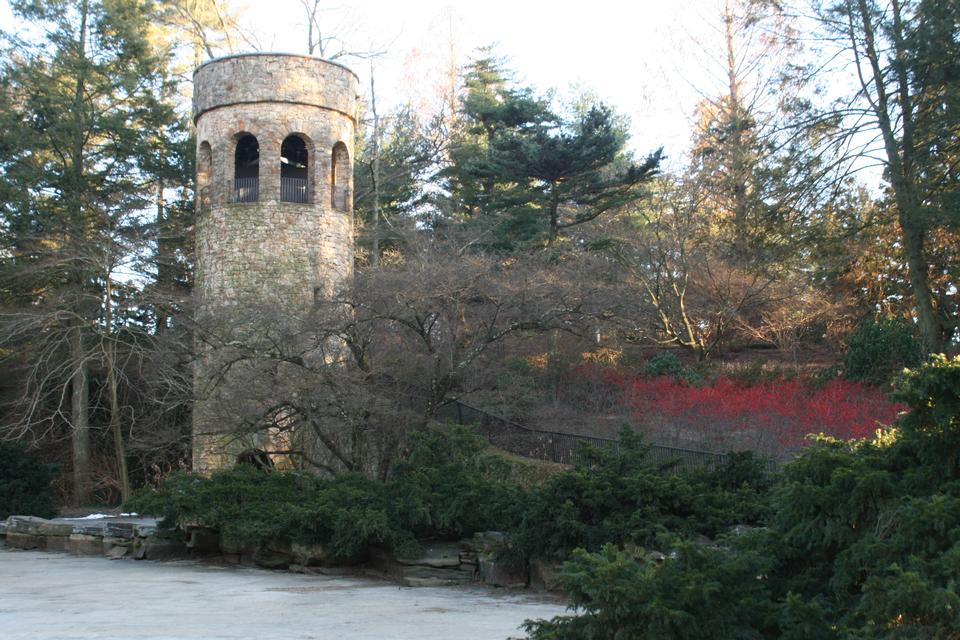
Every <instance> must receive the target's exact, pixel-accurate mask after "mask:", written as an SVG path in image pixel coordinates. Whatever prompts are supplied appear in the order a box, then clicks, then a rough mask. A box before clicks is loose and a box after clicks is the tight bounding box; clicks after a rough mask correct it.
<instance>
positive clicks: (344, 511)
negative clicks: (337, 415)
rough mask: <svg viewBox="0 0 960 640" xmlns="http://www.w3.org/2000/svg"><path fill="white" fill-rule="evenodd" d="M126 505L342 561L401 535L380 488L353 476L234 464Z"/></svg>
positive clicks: (182, 477) (170, 483)
mask: <svg viewBox="0 0 960 640" xmlns="http://www.w3.org/2000/svg"><path fill="white" fill-rule="evenodd" d="M126 508H127V509H131V510H135V511H137V512H139V513H148V514H153V515H158V516H163V517H164V521H163V525H164V526H166V527H173V526H177V525H181V526H183V525H202V526H205V527H210V528H212V529H216V530H217V531H219V532H220V535H221V536H222V537H223V539H224V540H227V541H229V542H231V543H236V544H240V545H260V544H265V543H268V542H272V541H278V542H299V543H308V544H323V545H325V546H327V548H328V550H329V551H330V552H331V554H333V555H334V556H336V557H339V558H342V559H354V558H357V557H359V556H361V555H362V554H363V553H364V552H365V551H366V549H367V548H368V547H369V546H374V545H394V544H399V543H401V542H402V540H403V539H404V532H403V531H401V530H400V528H399V527H398V526H397V524H396V522H395V520H394V518H393V516H392V513H391V507H390V501H389V500H388V498H387V495H386V493H385V491H384V487H383V485H381V484H378V483H376V482H373V481H371V480H368V479H366V478H364V477H362V476H358V475H344V476H338V477H337V478H334V479H332V480H326V479H323V478H318V477H317V476H314V475H312V474H308V473H300V472H279V473H263V472H262V471H258V470H257V469H256V468H255V467H252V466H250V465H237V466H236V467H234V468H232V469H227V470H224V471H219V472H217V473H214V474H213V475H212V476H210V477H209V478H205V477H203V476H199V475H197V474H192V473H182V474H175V475H173V476H171V477H170V478H168V479H167V481H166V482H165V483H164V484H163V486H162V487H161V488H160V489H159V490H146V491H143V492H140V493H139V494H137V495H136V496H134V497H133V498H132V499H131V500H130V501H128V503H127V504H126Z"/></svg>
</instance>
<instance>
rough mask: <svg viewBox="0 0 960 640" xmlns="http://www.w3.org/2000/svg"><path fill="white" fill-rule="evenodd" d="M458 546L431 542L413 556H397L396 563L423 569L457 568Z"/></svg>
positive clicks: (452, 543) (458, 559)
mask: <svg viewBox="0 0 960 640" xmlns="http://www.w3.org/2000/svg"><path fill="white" fill-rule="evenodd" d="M460 551H461V547H460V544H459V543H457V542H432V543H429V544H425V545H424V546H422V547H421V551H420V553H419V554H418V555H415V556H406V557H401V556H399V555H398V556H397V562H399V563H400V564H404V565H418V566H424V567H435V568H444V567H450V568H453V567H459V566H460Z"/></svg>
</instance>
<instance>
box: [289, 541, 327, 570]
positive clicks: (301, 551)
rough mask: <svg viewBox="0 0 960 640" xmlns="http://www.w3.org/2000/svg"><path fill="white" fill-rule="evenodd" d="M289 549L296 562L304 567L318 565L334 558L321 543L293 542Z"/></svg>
mask: <svg viewBox="0 0 960 640" xmlns="http://www.w3.org/2000/svg"><path fill="white" fill-rule="evenodd" d="M290 551H291V555H292V556H293V559H294V560H295V561H296V563H297V564H299V565H303V566H305V567H319V566H322V565H324V564H329V563H330V562H332V561H333V560H334V558H333V555H331V553H330V552H329V551H327V549H326V547H324V546H323V545H322V544H299V543H293V544H292V545H290Z"/></svg>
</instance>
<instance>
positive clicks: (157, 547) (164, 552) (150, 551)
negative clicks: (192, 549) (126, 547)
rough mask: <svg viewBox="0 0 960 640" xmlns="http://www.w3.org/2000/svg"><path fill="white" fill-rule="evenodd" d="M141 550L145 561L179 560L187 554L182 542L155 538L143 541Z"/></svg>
mask: <svg viewBox="0 0 960 640" xmlns="http://www.w3.org/2000/svg"><path fill="white" fill-rule="evenodd" d="M142 549H143V552H142V555H143V559H145V560H180V559H181V558H185V557H187V556H188V554H189V552H188V550H187V547H186V545H185V544H184V543H183V541H182V540H175V539H171V538H159V537H157V536H153V537H150V538H147V539H146V540H144V541H143V546H142Z"/></svg>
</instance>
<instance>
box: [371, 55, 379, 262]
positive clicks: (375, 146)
mask: <svg viewBox="0 0 960 640" xmlns="http://www.w3.org/2000/svg"><path fill="white" fill-rule="evenodd" d="M370 109H371V111H373V250H372V252H371V253H372V254H373V255H372V256H371V264H372V265H373V266H374V267H375V268H376V267H378V266H380V116H379V115H378V114H377V92H376V90H375V87H374V83H373V63H371V64H370Z"/></svg>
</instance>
